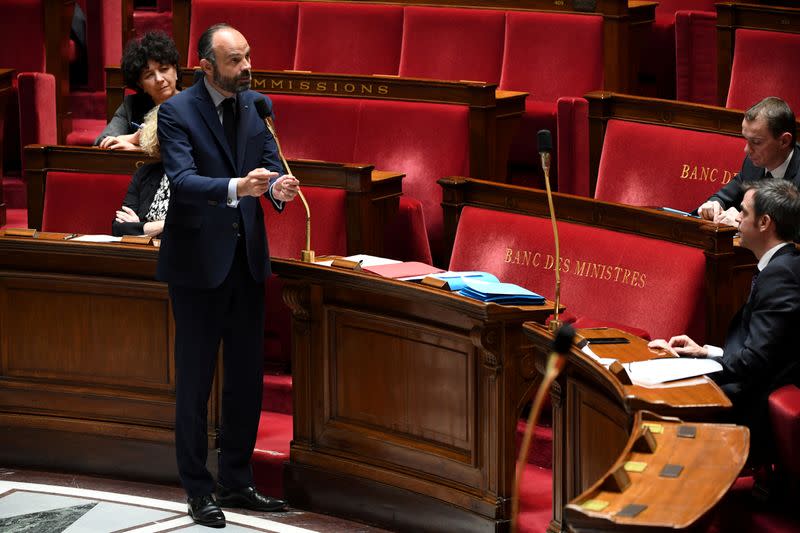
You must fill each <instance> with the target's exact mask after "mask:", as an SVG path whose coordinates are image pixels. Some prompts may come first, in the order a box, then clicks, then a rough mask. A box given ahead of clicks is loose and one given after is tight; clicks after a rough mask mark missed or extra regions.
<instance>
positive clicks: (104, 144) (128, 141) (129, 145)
mask: <svg viewBox="0 0 800 533" xmlns="http://www.w3.org/2000/svg"><path fill="white" fill-rule="evenodd" d="M100 148H105V149H106V150H139V130H137V131H136V132H135V133H131V134H130V135H117V136H116V137H111V136H109V137H106V138H105V139H103V140H102V141H100Z"/></svg>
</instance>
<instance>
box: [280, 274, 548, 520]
mask: <svg viewBox="0 0 800 533" xmlns="http://www.w3.org/2000/svg"><path fill="white" fill-rule="evenodd" d="M272 268H273V272H275V273H277V274H278V275H279V276H281V277H282V278H283V279H284V280H285V289H284V300H285V301H286V302H287V304H288V305H289V307H290V308H291V309H292V311H293V315H294V317H293V322H292V328H293V340H294V346H293V357H292V373H293V381H294V391H293V392H294V439H293V441H292V446H291V456H290V461H289V464H288V466H287V469H286V479H285V482H284V487H285V492H286V495H287V497H288V498H289V501H290V502H291V504H292V505H293V506H296V507H300V508H307V509H313V510H315V511H321V512H327V513H331V514H339V515H343V516H346V517H350V518H356V519H360V520H364V521H367V522H370V523H378V524H382V525H383V526H385V527H388V528H389V529H392V530H403V531H422V530H424V531H447V532H452V531H498V530H504V529H507V528H508V525H509V523H508V520H509V518H510V507H511V506H510V497H511V490H512V483H513V476H514V462H515V458H516V452H515V444H514V434H515V428H516V424H517V420H518V416H519V411H520V406H521V405H522V404H523V403H524V401H525V399H527V398H528V397H530V394H531V389H532V388H533V386H534V385H535V383H536V380H535V378H536V375H537V372H536V370H535V367H534V364H533V355H532V354H527V355H526V354H525V352H524V351H523V344H526V341H525V340H524V338H523V334H522V327H521V325H522V323H523V321H525V320H534V321H539V322H542V321H544V319H545V318H546V317H547V316H548V315H549V314H550V312H551V310H552V305H550V306H530V307H510V306H499V305H495V304H484V303H481V302H478V301H475V300H471V299H468V298H465V297H462V296H458V295H453V294H450V293H448V292H444V291H441V290H438V289H432V288H429V287H425V286H421V285H418V284H413V283H410V282H400V281H393V280H387V279H383V278H378V277H376V276H371V275H368V274H362V273H357V272H351V271H346V270H341V269H336V268H331V267H324V266H317V265H308V264H303V263H299V262H296V261H285V260H273V267H272Z"/></svg>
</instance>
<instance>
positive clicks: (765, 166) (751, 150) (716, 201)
mask: <svg viewBox="0 0 800 533" xmlns="http://www.w3.org/2000/svg"><path fill="white" fill-rule="evenodd" d="M796 130H797V123H796V122H795V117H794V113H793V112H792V110H791V109H790V108H789V106H788V104H786V102H784V101H783V100H781V99H780V98H776V97H774V96H770V97H769V98H765V99H764V100H762V101H760V102H759V103H757V104H756V105H754V106H753V107H751V108H750V109H749V110H747V112H746V113H745V115H744V120H743V121H742V136H743V137H744V139H745V141H746V144H745V147H744V153H745V154H746V156H745V158H744V163H743V164H742V170H741V171H740V172H739V173H738V174H736V176H734V177H733V179H732V180H731V181H730V182H729V183H728V184H727V185H725V186H724V187H723V188H722V189H720V190H719V191H717V192H716V193H715V194H713V195H712V196H711V197H710V198H709V199H708V200H707V201H706V202H705V203H704V204H703V205H701V206H700V207H698V208H697V212H698V214H699V215H700V216H701V217H703V218H704V219H706V220H712V221H714V222H717V223H719V224H727V225H729V226H736V225H737V222H736V215H737V214H738V208H739V204H740V203H741V202H742V198H743V197H744V190H745V186H746V185H747V184H748V183H752V182H754V181H758V180H761V179H765V178H782V179H786V180H789V181H791V182H792V183H794V185H795V186H796V187H800V145H798V144H797V131H796Z"/></svg>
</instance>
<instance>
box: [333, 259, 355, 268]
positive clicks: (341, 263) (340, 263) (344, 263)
mask: <svg viewBox="0 0 800 533" xmlns="http://www.w3.org/2000/svg"><path fill="white" fill-rule="evenodd" d="M331 266H334V267H336V268H343V269H345V270H361V261H350V260H349V259H342V258H338V259H334V260H333V263H331Z"/></svg>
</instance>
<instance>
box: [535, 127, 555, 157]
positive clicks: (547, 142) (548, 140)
mask: <svg viewBox="0 0 800 533" xmlns="http://www.w3.org/2000/svg"><path fill="white" fill-rule="evenodd" d="M536 144H537V146H538V147H539V153H542V152H552V151H553V136H552V135H551V134H550V130H539V133H537V134H536Z"/></svg>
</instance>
